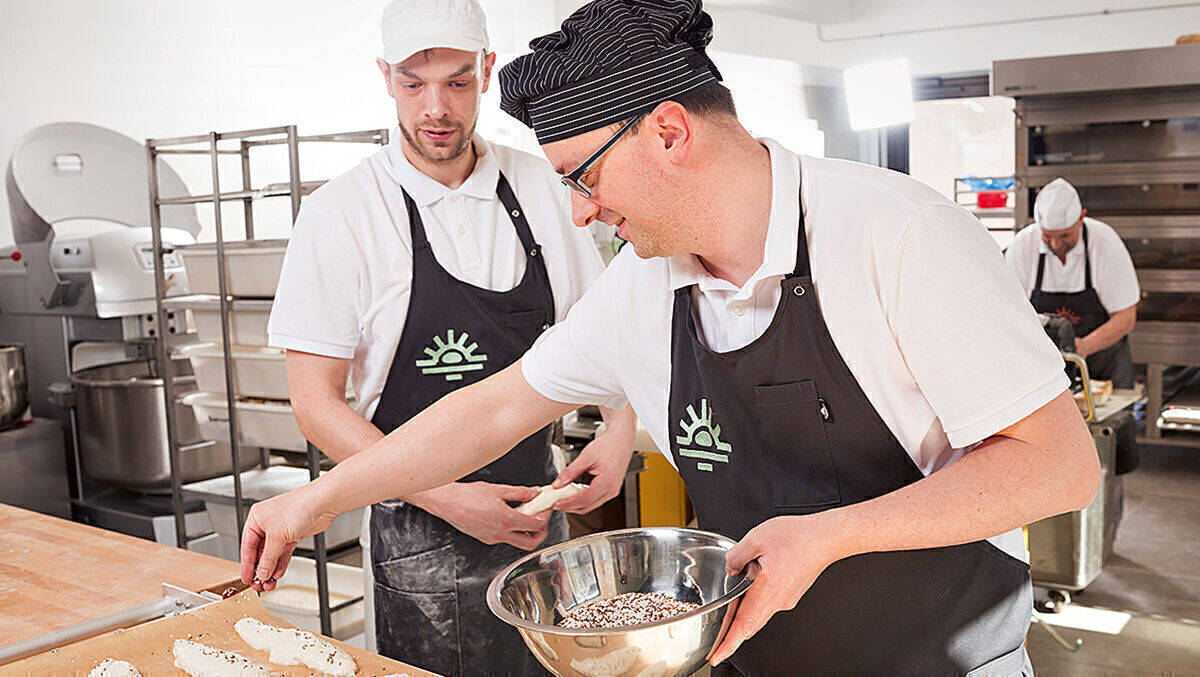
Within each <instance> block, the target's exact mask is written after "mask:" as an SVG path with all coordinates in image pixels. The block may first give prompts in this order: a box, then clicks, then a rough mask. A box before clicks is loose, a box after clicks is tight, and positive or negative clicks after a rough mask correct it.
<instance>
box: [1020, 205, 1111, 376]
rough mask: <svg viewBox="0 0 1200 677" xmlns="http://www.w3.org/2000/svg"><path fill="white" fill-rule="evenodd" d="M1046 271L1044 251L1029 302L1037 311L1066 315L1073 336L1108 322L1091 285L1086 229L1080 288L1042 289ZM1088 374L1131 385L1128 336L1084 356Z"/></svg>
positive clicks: (1040, 257)
mask: <svg viewBox="0 0 1200 677" xmlns="http://www.w3.org/2000/svg"><path fill="white" fill-rule="evenodd" d="M1045 273H1046V253H1045V252H1042V253H1041V254H1040V255H1039V256H1038V270H1037V281H1036V282H1034V283H1033V293H1032V294H1030V295H1029V302H1030V303H1032V304H1033V308H1034V310H1036V311H1038V312H1039V313H1050V314H1051V315H1059V316H1061V317H1064V318H1066V319H1067V320H1068V321H1069V322H1070V323H1071V326H1072V327H1073V328H1074V329H1075V335H1076V336H1080V337H1082V336H1087V335H1088V334H1090V333H1092V332H1093V331H1095V330H1096V329H1097V328H1098V327H1099V326H1100V325H1102V324H1104V323H1105V322H1108V317H1109V315H1108V311H1107V310H1105V309H1104V304H1103V303H1100V295H1099V294H1097V293H1096V289H1095V288H1094V287H1093V286H1092V261H1091V259H1090V258H1089V257H1088V229H1087V226H1086V225H1085V226H1083V291H1078V292H1045V291H1042V278H1043V276H1044V275H1045ZM1087 366H1088V374H1089V375H1090V376H1091V377H1092V378H1094V379H1100V380H1104V381H1112V382H1113V387H1114V388H1132V387H1133V356H1132V353H1131V352H1130V350H1129V337H1128V336H1122V337H1121V340H1120V341H1117V342H1116V343H1114V344H1113V345H1111V346H1109V347H1107V348H1105V349H1104V350H1100V351H1097V352H1095V353H1093V354H1091V355H1088V357H1087Z"/></svg>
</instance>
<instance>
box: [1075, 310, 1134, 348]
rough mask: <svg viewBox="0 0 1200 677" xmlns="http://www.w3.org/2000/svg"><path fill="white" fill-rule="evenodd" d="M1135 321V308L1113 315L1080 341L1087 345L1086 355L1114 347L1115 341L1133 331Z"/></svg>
mask: <svg viewBox="0 0 1200 677" xmlns="http://www.w3.org/2000/svg"><path fill="white" fill-rule="evenodd" d="M1136 321H1137V310H1136V309H1135V308H1126V309H1125V310H1120V311H1117V312H1115V313H1113V314H1112V315H1111V316H1110V317H1109V318H1108V320H1106V321H1105V322H1104V324H1102V325H1100V326H1099V327H1096V328H1095V329H1094V330H1093V331H1092V333H1090V334H1088V335H1087V336H1085V337H1083V339H1082V340H1083V341H1084V342H1086V345H1087V353H1088V354H1089V355H1091V354H1094V353H1098V352H1100V351H1101V350H1104V349H1105V348H1108V347H1111V346H1113V345H1116V343H1117V341H1120V340H1121V339H1123V338H1125V336H1126V335H1127V334H1129V332H1131V331H1133V327H1134V324H1135V323H1136Z"/></svg>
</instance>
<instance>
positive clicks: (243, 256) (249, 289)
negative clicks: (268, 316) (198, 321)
mask: <svg viewBox="0 0 1200 677" xmlns="http://www.w3.org/2000/svg"><path fill="white" fill-rule="evenodd" d="M175 251H177V252H178V253H179V255H180V257H182V258H183V267H184V268H185V269H186V270H187V276H188V284H189V285H190V287H191V291H192V293H193V294H220V293H221V292H220V289H219V286H218V283H217V245H216V243H214V242H206V243H203V244H195V245H187V246H182V247H176V248H175ZM285 252H287V240H249V241H239V242H226V243H225V291H226V293H228V294H230V295H232V296H244V297H251V298H271V297H273V296H275V287H277V286H278V285H279V271H280V270H281V269H282V268H283V255H284V253H285Z"/></svg>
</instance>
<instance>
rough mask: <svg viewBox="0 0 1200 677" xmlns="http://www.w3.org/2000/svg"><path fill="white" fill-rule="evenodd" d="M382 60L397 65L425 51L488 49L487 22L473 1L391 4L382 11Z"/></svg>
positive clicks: (423, 0)
mask: <svg viewBox="0 0 1200 677" xmlns="http://www.w3.org/2000/svg"><path fill="white" fill-rule="evenodd" d="M380 29H381V31H382V33H383V60H384V61H386V62H388V63H390V64H394V63H400V62H401V61H404V60H405V59H407V58H408V57H410V56H412V55H413V54H416V53H417V52H420V51H422V50H426V49H433V48H435V47H447V48H450V49H461V50H462V51H464V52H478V51H482V50H486V49H487V48H488V35H487V19H486V18H485V17H484V15H483V8H482V7H480V6H479V3H478V2H476V0H393V1H392V2H390V3H388V6H387V7H384V8H383V19H382V20H381V21H380Z"/></svg>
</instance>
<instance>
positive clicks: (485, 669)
mask: <svg viewBox="0 0 1200 677" xmlns="http://www.w3.org/2000/svg"><path fill="white" fill-rule="evenodd" d="M402 192H403V195H404V205H405V208H406V209H407V211H408V222H409V227H410V230H411V232H412V247H413V279H412V291H411V297H410V301H409V308H408V315H407V319H406V320H405V323H404V331H403V333H402V334H401V337H400V343H399V345H398V346H397V348H396V356H395V358H394V359H393V361H392V366H391V369H390V371H389V372H388V377H387V381H386V382H385V384H384V387H383V393H382V395H381V396H380V398H379V405H378V407H377V408H376V410H375V415H374V417H373V418H372V419H371V421H372V423H374V424H375V425H376V426H378V427H379V429H380V430H382V431H383V432H385V433H389V432H391V431H392V430H395V429H396V428H397V427H399V426H400V425H401V424H402V423H404V422H405V421H407V420H408V419H410V418H412V417H413V416H415V415H416V414H418V413H419V412H421V411H422V410H424V409H425V408H426V407H428V406H429V405H431V404H433V403H434V402H435V401H437V400H438V399H439V398H441V397H442V396H444V395H446V394H448V393H450V392H451V391H453V390H456V389H458V388H461V387H463V386H466V385H470V384H472V383H475V382H477V381H480V380H482V379H484V378H486V377H488V376H490V375H492V374H494V373H496V372H498V371H500V370H501V369H503V368H505V367H507V366H509V365H510V364H512V363H513V362H516V361H517V360H518V359H519V358H520V357H521V355H523V354H524V353H525V351H526V350H527V349H528V348H529V347H530V346H531V345H533V342H534V340H535V339H537V337H538V336H539V335H540V334H541V333H542V331H543V330H544V329H545V328H546V327H549V326H550V324H551V323H553V322H554V299H553V296H552V293H551V289H550V279H549V277H548V275H547V273H546V266H545V265H544V263H543V262H542V252H541V247H540V246H539V245H538V244H537V243H536V242H535V241H534V239H533V233H532V232H531V231H530V228H529V223H528V221H527V220H526V219H525V214H524V210H523V209H522V208H521V205H520V204H519V203H518V202H517V198H516V196H515V195H514V194H513V192H512V189H511V188H510V187H509V185H508V181H507V180H505V178H504V175H503V174H501V175H500V180H499V183H498V186H497V188H496V194H497V195H498V196H499V198H500V201H501V202H502V203H503V204H504V208H505V211H507V212H508V215H509V217H510V218H511V219H512V222H513V225H514V226H515V227H516V229H517V237H518V238H519V239H520V241H521V245H522V247H523V248H524V251H525V252H526V262H525V273H524V276H523V277H522V278H521V282H520V283H519V284H518V285H517V286H516V287H514V288H513V289H512V290H510V291H492V290H490V289H484V288H481V287H476V286H474V285H471V284H467V283H466V282H462V281H460V280H458V279H457V278H455V277H454V276H453V275H451V274H450V273H448V272H446V270H445V269H444V268H442V266H441V265H440V264H439V263H438V262H437V259H436V257H434V255H433V250H432V248H430V246H429V240H428V238H427V237H426V234H425V226H424V223H423V222H422V220H421V215H420V213H419V212H418V210H417V205H416V203H415V202H413V199H412V197H411V196H409V194H408V192H407V191H403V190H402ZM464 423H466V422H464ZM555 475H556V473H555V471H554V466H553V463H552V461H551V456H550V428H549V427H546V428H543V429H542V430H539V431H538V432H536V433H534V434H533V435H530V436H529V437H528V438H526V439H525V440H523V441H521V442H520V443H519V444H518V445H517V446H516V447H514V448H513V449H512V450H511V451H510V452H508V453H507V454H505V455H504V456H503V457H501V458H500V459H498V460H496V461H494V462H493V463H491V464H490V465H488V466H487V467H485V468H482V469H480V470H478V471H476V472H474V473H472V474H471V475H469V476H467V477H465V478H463V479H462V481H464V482H472V481H486V482H494V483H498V484H520V485H543V484H549V483H550V482H551V481H552V480H553V479H554V477H555ZM370 532H371V560H372V562H371V567H372V573H373V575H374V579H375V581H374V595H375V633H376V638H377V643H378V648H379V652H380V653H382V654H384V655H385V656H390V657H392V658H395V659H397V660H401V661H404V662H406V663H410V664H412V665H415V666H418V667H421V668H425V669H426V670H431V671H433V672H436V673H439V674H443V675H459V674H484V673H497V672H498V673H506V674H522V675H523V674H539V673H541V667H540V665H539V664H538V662H537V660H536V659H534V657H533V655H532V654H530V653H529V650H528V649H527V648H526V647H525V643H524V641H522V640H521V637H520V635H519V634H518V633H517V632H515V631H513V629H512V628H510V627H509V626H507V625H505V624H504V623H502V622H501V621H499V620H498V619H497V618H496V617H495V616H494V615H493V614H492V613H491V612H490V611H489V610H488V608H487V604H486V601H485V597H484V596H485V592H486V590H487V586H488V584H489V583H490V582H491V580H492V577H493V576H495V575H496V574H497V573H499V572H500V570H501V569H503V568H504V567H505V566H507V565H509V564H511V563H512V562H513V561H515V560H516V559H518V558H520V557H521V556H522V555H524V554H526V553H525V552H524V551H522V550H520V549H518V548H515V547H512V546H510V545H506V544H500V545H485V544H484V543H482V542H480V541H478V540H476V539H474V538H472V537H471V536H468V535H466V534H464V533H462V532H460V531H458V530H457V529H455V528H454V527H452V526H451V525H450V524H448V523H447V522H445V521H444V520H442V519H440V518H438V517H435V516H434V515H431V514H429V513H427V512H425V511H423V510H421V509H419V508H416V507H413V506H411V505H408V504H406V503H403V502H401V501H387V502H384V503H378V504H376V505H373V506H372V507H371V527H370ZM565 538H566V520H565V519H564V518H563V516H562V515H561V514H560V513H555V514H554V517H553V518H551V524H550V534H549V536H548V537H547V539H546V542H547V544H549V543H557V542H559V541H562V540H565Z"/></svg>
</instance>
